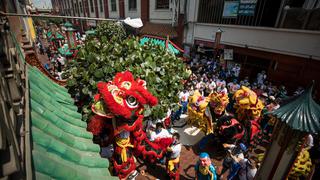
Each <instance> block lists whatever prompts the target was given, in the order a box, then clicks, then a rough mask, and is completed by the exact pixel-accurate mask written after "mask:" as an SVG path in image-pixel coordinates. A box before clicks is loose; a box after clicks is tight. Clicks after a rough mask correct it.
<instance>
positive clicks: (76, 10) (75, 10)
mask: <svg viewBox="0 0 320 180" xmlns="http://www.w3.org/2000/svg"><path fill="white" fill-rule="evenodd" d="M78 12H79V10H78V7H77V3H74V13H78Z"/></svg>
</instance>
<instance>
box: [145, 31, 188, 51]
mask: <svg viewBox="0 0 320 180" xmlns="http://www.w3.org/2000/svg"><path fill="white" fill-rule="evenodd" d="M145 43H151V44H154V45H159V46H162V47H164V48H166V49H167V50H168V51H169V52H171V53H173V54H175V55H181V54H183V52H184V51H183V50H182V49H181V48H179V47H178V46H177V45H176V44H174V43H173V42H171V41H170V40H168V39H165V38H161V37H157V36H148V35H145V36H143V37H141V39H140V45H144V44H145Z"/></svg>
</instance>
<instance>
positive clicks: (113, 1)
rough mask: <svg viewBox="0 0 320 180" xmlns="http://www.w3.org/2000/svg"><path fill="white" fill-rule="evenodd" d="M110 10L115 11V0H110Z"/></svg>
mask: <svg viewBox="0 0 320 180" xmlns="http://www.w3.org/2000/svg"><path fill="white" fill-rule="evenodd" d="M111 11H117V2H116V0H111Z"/></svg>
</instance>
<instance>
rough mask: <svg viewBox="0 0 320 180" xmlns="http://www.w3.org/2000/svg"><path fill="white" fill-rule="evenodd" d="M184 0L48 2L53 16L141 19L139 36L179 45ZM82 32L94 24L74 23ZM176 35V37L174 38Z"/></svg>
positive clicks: (62, 0)
mask: <svg viewBox="0 0 320 180" xmlns="http://www.w3.org/2000/svg"><path fill="white" fill-rule="evenodd" d="M185 2H186V1H185V0H52V7H53V10H54V12H55V13H56V14H60V15H68V16H81V17H96V18H111V19H125V18H127V17H130V18H141V19H142V21H143V23H144V27H143V28H142V29H141V33H142V34H149V35H157V36H161V37H166V36H167V35H169V38H170V39H171V40H174V41H175V42H177V43H179V44H182V40H183V27H184V25H183V21H184V11H185V10H184V9H185ZM74 23H75V24H77V25H81V27H82V30H85V29H89V28H90V26H96V24H97V22H96V21H76V20H75V21H74ZM178 34H179V35H178Z"/></svg>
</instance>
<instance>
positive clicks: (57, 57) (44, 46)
mask: <svg viewBox="0 0 320 180" xmlns="http://www.w3.org/2000/svg"><path fill="white" fill-rule="evenodd" d="M55 29H56V31H59V32H60V30H59V28H57V27H55ZM36 32H37V33H36V41H35V42H34V45H35V49H37V53H38V54H40V55H46V56H47V58H48V61H47V62H46V63H45V64H44V65H43V66H44V68H45V69H46V70H47V71H48V72H49V73H50V74H51V75H52V76H54V77H55V78H56V79H58V80H63V77H62V74H63V73H64V71H63V69H64V66H65V63H66V61H67V57H66V54H61V53H60V52H59V51H58V49H59V48H61V47H63V46H68V45H67V43H68V42H67V39H66V38H65V39H61V40H56V41H53V42H50V40H49V39H48V37H47V32H48V31H47V30H46V29H45V28H43V27H41V26H37V27H36ZM75 37H76V42H77V44H78V45H82V44H83V41H84V38H83V37H82V36H81V34H80V32H76V36H75ZM53 44H54V46H53ZM67 49H68V48H67ZM72 52H73V55H72V57H75V55H76V52H77V50H75V51H73V50H72Z"/></svg>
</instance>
